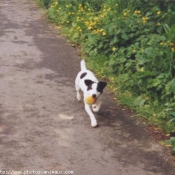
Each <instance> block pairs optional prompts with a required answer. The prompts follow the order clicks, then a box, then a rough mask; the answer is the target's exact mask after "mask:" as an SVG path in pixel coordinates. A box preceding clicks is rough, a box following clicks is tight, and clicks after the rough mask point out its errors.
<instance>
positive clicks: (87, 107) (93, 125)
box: [85, 104, 97, 127]
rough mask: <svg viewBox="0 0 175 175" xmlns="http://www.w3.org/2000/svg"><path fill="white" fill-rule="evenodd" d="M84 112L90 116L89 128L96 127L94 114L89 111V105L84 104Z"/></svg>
mask: <svg viewBox="0 0 175 175" xmlns="http://www.w3.org/2000/svg"><path fill="white" fill-rule="evenodd" d="M85 110H86V112H87V113H88V115H89V116H90V119H91V126H92V127H96V126H97V120H96V118H95V116H94V114H93V113H92V111H91V107H90V105H88V104H85Z"/></svg>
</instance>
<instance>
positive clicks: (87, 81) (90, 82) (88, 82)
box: [84, 80, 93, 86]
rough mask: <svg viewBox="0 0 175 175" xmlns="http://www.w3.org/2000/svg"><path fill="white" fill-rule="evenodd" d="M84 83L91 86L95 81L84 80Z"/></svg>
mask: <svg viewBox="0 0 175 175" xmlns="http://www.w3.org/2000/svg"><path fill="white" fill-rule="evenodd" d="M84 83H85V85H86V86H90V85H91V84H92V83H93V81H92V80H84Z"/></svg>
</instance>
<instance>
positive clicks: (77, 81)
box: [75, 78, 81, 101]
mask: <svg viewBox="0 0 175 175" xmlns="http://www.w3.org/2000/svg"><path fill="white" fill-rule="evenodd" d="M75 89H76V92H77V100H78V101H80V100H81V94H80V86H79V79H78V78H76V80H75Z"/></svg>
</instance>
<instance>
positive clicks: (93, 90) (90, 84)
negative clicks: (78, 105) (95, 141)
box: [75, 60, 107, 127]
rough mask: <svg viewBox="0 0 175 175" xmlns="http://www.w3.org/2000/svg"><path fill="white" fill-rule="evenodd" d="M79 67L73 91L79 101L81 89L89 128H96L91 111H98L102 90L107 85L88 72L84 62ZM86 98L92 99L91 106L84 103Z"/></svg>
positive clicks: (95, 121)
mask: <svg viewBox="0 0 175 175" xmlns="http://www.w3.org/2000/svg"><path fill="white" fill-rule="evenodd" d="M80 67H81V71H80V72H79V73H78V75H77V77H76V79H75V89H76V91H77V99H78V101H80V100H81V94H80V89H81V90H82V91H83V94H84V104H85V110H86V112H87V113H88V115H89V116H90V119H91V126H92V127H96V126H97V120H96V118H95V116H94V114H93V112H92V111H94V112H98V111H99V110H100V107H101V104H102V93H103V89H104V88H105V86H106V85H107V83H106V82H103V81H99V80H98V79H97V78H96V77H95V76H94V74H93V73H92V72H91V71H90V70H87V68H86V64H85V61H84V60H82V61H81V63H80ZM88 96H90V97H91V98H93V99H94V103H93V104H88V103H87V102H86V97H88Z"/></svg>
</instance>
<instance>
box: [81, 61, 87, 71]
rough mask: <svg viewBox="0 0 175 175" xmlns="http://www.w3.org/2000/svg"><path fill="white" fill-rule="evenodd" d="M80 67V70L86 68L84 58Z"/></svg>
mask: <svg viewBox="0 0 175 175" xmlns="http://www.w3.org/2000/svg"><path fill="white" fill-rule="evenodd" d="M80 67H81V70H87V68H86V63H85V61H84V60H82V61H81V63H80Z"/></svg>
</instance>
